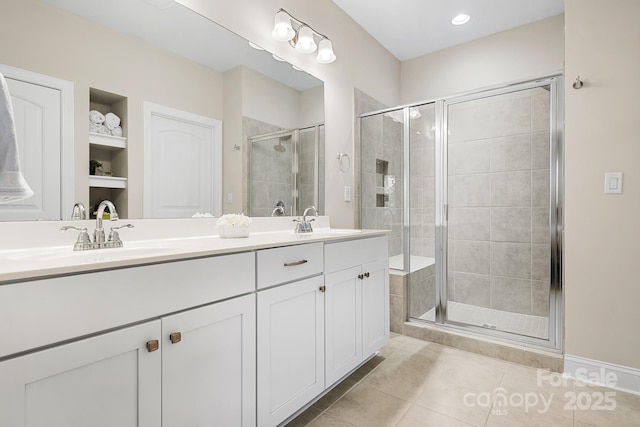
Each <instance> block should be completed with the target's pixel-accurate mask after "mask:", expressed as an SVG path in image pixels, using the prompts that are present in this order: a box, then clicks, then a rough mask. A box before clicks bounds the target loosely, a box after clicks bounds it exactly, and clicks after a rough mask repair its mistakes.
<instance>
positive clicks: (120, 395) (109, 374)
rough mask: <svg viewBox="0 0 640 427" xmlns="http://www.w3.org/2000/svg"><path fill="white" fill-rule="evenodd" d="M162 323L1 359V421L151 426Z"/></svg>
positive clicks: (156, 407)
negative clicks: (152, 347) (151, 347)
mask: <svg viewBox="0 0 640 427" xmlns="http://www.w3.org/2000/svg"><path fill="white" fill-rule="evenodd" d="M159 338H160V321H154V322H148V323H145V324H142V325H138V326H134V327H131V328H127V329H123V330H119V331H115V332H111V333H107V334H103V335H99V336H96V337H93V338H88V339H85V340H82V341H77V342H73V343H70V344H66V345H61V346H58V347H54V348H51V349H48V350H43V351H40V352H36V353H32V354H29V355H26V356H23V357H18V358H16V359H10V360H7V361H5V362H2V363H0V378H2V381H0V426H3V427H4V426H11V427H24V426H29V427H85V426H92V427H113V426H118V427H138V426H140V427H157V426H159V425H160V422H161V421H160V420H161V418H160V417H161V409H160V393H161V390H160V369H161V366H160V363H161V361H160V359H161V356H160V351H159V350H156V351H152V352H150V351H148V350H147V346H146V343H147V342H148V341H150V340H158V339H159Z"/></svg>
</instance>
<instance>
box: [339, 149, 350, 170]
mask: <svg viewBox="0 0 640 427" xmlns="http://www.w3.org/2000/svg"><path fill="white" fill-rule="evenodd" d="M345 157H346V158H347V160H348V162H347V167H346V168H345V169H343V168H342V163H343V162H342V159H343V158H345ZM336 158H337V159H338V163H339V165H340V171H341V172H349V169H350V168H351V158H350V157H349V155H348V154H347V153H338V154H336Z"/></svg>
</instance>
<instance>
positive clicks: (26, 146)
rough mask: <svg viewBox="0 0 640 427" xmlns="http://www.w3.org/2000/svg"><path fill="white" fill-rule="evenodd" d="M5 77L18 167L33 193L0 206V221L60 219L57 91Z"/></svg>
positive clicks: (59, 102) (59, 107) (59, 103)
mask: <svg viewBox="0 0 640 427" xmlns="http://www.w3.org/2000/svg"><path fill="white" fill-rule="evenodd" d="M6 80H7V85H8V86H9V93H10V94H11V103H12V104H13V112H14V119H15V123H16V133H17V138H18V151H19V155H20V168H21V170H22V174H23V176H24V178H25V180H26V181H27V183H28V184H29V186H30V187H31V189H32V190H33V196H31V197H29V198H28V199H24V200H19V201H17V202H12V203H8V204H3V205H0V220H3V221H24V220H37V219H60V194H61V193H60V176H61V174H60V163H61V157H60V156H61V153H60V149H61V133H60V130H61V126H60V125H61V95H60V91H59V90H57V89H52V88H49V87H45V86H41V85H39V84H32V83H27V82H24V81H20V80H15V79H12V78H7V79H6ZM69 209H71V207H69Z"/></svg>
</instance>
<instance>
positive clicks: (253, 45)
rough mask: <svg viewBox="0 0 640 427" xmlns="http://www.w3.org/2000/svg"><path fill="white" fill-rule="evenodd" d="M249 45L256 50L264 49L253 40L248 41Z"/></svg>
mask: <svg viewBox="0 0 640 427" xmlns="http://www.w3.org/2000/svg"><path fill="white" fill-rule="evenodd" d="M249 46H251V47H252V48H254V49H258V50H264V49H263V48H261V47H260V46H258V45H257V44H255V43H254V42H249Z"/></svg>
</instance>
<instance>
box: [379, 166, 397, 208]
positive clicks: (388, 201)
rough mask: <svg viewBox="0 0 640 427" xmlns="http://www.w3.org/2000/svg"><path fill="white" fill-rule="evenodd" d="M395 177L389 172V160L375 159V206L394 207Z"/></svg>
mask: <svg viewBox="0 0 640 427" xmlns="http://www.w3.org/2000/svg"><path fill="white" fill-rule="evenodd" d="M395 185H396V177H395V175H390V174H389V162H388V161H386V160H380V159H376V207H377V208H391V207H394V195H395Z"/></svg>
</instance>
